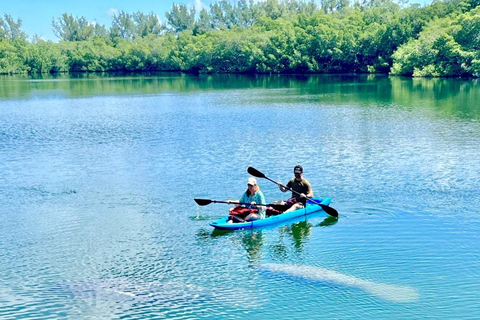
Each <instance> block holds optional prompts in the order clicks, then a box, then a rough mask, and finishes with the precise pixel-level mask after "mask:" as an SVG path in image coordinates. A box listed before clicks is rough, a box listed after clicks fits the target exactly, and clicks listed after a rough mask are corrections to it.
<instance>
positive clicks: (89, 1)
mask: <svg viewBox="0 0 480 320" xmlns="http://www.w3.org/2000/svg"><path fill="white" fill-rule="evenodd" d="M259 1H261V0H259ZM212 2H216V0H0V14H1V16H2V17H3V15H4V14H6V13H7V14H10V15H11V16H12V17H13V18H14V19H15V20H16V19H17V18H20V19H22V30H23V31H25V32H26V33H27V35H28V36H29V37H32V36H33V35H34V34H37V35H39V36H40V37H42V38H44V39H45V40H52V41H55V42H57V41H58V39H57V37H55V35H54V33H53V30H52V29H53V28H52V19H53V18H59V17H60V16H61V15H62V14H63V13H65V12H67V13H69V14H72V15H73V16H77V17H82V16H83V17H85V18H87V20H88V21H91V22H95V21H96V22H98V23H100V24H103V25H105V26H106V27H107V28H109V27H110V26H111V22H112V16H113V14H114V13H115V12H120V11H122V10H123V11H126V12H128V13H134V12H137V11H140V12H143V13H149V12H153V13H155V14H156V15H158V17H159V18H160V19H161V20H162V22H165V12H167V11H169V10H170V9H171V7H172V5H173V3H176V4H185V5H188V6H195V7H196V8H197V9H200V8H202V6H205V7H208V6H209V5H210V3H212ZM410 2H412V3H414V2H418V3H422V4H423V3H430V2H431V1H429V0H411V1H410Z"/></svg>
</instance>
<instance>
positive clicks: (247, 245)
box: [241, 230, 265, 264]
mask: <svg viewBox="0 0 480 320" xmlns="http://www.w3.org/2000/svg"><path fill="white" fill-rule="evenodd" d="M241 237H242V239H241V240H242V242H241V243H242V246H243V248H244V249H245V251H246V253H247V259H248V262H249V263H250V264H255V263H257V262H259V261H260V259H261V257H262V254H261V251H262V247H263V243H264V242H265V235H264V234H263V231H261V230H252V231H251V232H244V233H243V234H242V236H241Z"/></svg>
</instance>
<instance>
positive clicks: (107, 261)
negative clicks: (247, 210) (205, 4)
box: [0, 75, 480, 319]
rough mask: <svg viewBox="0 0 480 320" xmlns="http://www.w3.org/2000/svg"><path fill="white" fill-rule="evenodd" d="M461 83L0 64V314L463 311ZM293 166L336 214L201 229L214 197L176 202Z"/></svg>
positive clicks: (468, 204)
mask: <svg viewBox="0 0 480 320" xmlns="http://www.w3.org/2000/svg"><path fill="white" fill-rule="evenodd" d="M479 98H480V87H479V85H478V83H477V82H476V81H474V80H438V79H422V80H412V79H403V78H388V77H382V76H376V77H372V76H369V77H366V76H365V77H364V76H358V77H353V76H311V77H297V76H265V77H242V76H208V77H207V76H200V77H188V76H179V75H149V76H130V77H122V76H79V77H72V78H68V77H57V78H45V79H29V78H24V77H4V78H0V182H1V183H0V203H1V206H0V221H1V223H0V262H1V263H0V319H119V318H122V319H144V318H149V319H165V318H168V319H201V318H205V319H251V318H259V319H292V318H293V319H324V318H325V319H327V318H328V319H359V318H360V319H425V318H430V319H477V318H478V315H479V314H480V277H479V275H480V271H479V270H480V259H479V258H480V249H479V246H478V244H479V243H480V232H479V231H480V212H479V209H478V208H479V205H480V196H479V192H478V187H479V185H480V172H479V170H478V168H479V165H480V162H479V159H478V156H479V155H480V144H479V143H478V141H480V124H479V119H480V108H479V105H478V100H479ZM296 164H302V165H303V167H304V169H305V176H306V177H307V178H308V179H309V180H310V182H311V183H312V185H313V188H314V191H315V194H316V195H317V196H321V197H324V196H329V197H332V199H333V202H332V204H331V206H332V207H334V208H335V209H337V210H338V211H339V213H340V218H339V219H338V221H336V220H332V219H329V218H328V217H326V215H325V214H322V213H319V214H315V215H313V216H311V217H309V218H308V219H307V220H304V221H296V222H295V223H292V224H287V225H283V226H277V227H275V228H268V229H264V230H257V231H237V232H230V233H228V232H227V233H225V232H215V231H214V230H213V229H212V228H211V227H210V226H209V225H208V223H209V222H211V221H213V220H216V219H218V218H220V217H222V216H224V215H225V213H226V211H227V209H228V205H224V204H211V205H209V206H205V207H198V206H197V205H196V204H195V202H194V201H193V198H207V199H213V200H225V199H232V198H236V197H239V196H240V195H241V193H242V192H244V191H245V190H244V189H245V184H246V179H247V178H248V174H247V172H246V169H247V167H248V166H253V167H255V168H257V169H258V170H260V171H262V172H263V173H264V174H266V175H267V176H268V177H270V178H272V179H274V180H276V181H282V182H286V181H287V180H288V179H289V178H291V176H292V168H293V167H294V166H295V165H296ZM259 184H260V187H261V188H262V190H263V192H264V193H265V196H266V198H267V202H271V201H273V200H277V199H282V198H285V197H287V196H288V195H287V194H283V193H281V192H280V191H279V190H278V188H277V187H276V186H275V185H274V184H273V183H271V182H269V181H267V180H265V179H263V180H259ZM292 265H295V267H293V268H292Z"/></svg>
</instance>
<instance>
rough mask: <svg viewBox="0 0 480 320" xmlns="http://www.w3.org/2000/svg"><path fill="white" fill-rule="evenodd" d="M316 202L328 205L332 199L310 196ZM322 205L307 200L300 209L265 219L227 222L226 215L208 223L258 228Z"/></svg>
mask: <svg viewBox="0 0 480 320" xmlns="http://www.w3.org/2000/svg"><path fill="white" fill-rule="evenodd" d="M312 199H313V200H315V201H316V202H319V203H321V204H323V205H326V206H328V205H329V204H330V201H331V200H332V199H330V198H325V199H323V200H322V199H319V198H312ZM321 210H322V207H320V206H319V205H317V204H315V203H313V202H312V201H310V200H308V202H307V206H306V207H305V208H302V209H298V210H294V211H290V212H287V213H282V214H279V215H276V216H270V217H267V218H265V219H260V220H255V221H248V222H240V223H227V219H228V217H225V218H221V219H218V220H217V221H214V222H212V223H210V225H211V226H212V227H214V228H216V229H220V230H238V229H250V228H259V227H265V226H269V225H272V224H276V223H280V222H284V221H287V220H290V219H294V218H297V217H301V216H307V215H309V214H311V213H314V212H318V211H321Z"/></svg>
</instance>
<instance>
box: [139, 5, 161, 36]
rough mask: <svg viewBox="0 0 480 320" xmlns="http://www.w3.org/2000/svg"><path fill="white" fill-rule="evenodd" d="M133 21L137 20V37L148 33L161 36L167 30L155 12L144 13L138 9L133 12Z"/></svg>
mask: <svg viewBox="0 0 480 320" xmlns="http://www.w3.org/2000/svg"><path fill="white" fill-rule="evenodd" d="M133 21H134V22H135V37H142V38H144V37H146V36H148V35H154V36H156V37H159V36H160V35H161V34H162V32H163V31H164V30H165V26H164V25H162V23H161V22H160V19H158V17H157V16H156V15H155V14H154V13H153V12H150V13H149V14H144V13H142V12H140V11H138V12H137V13H134V14H133Z"/></svg>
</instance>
